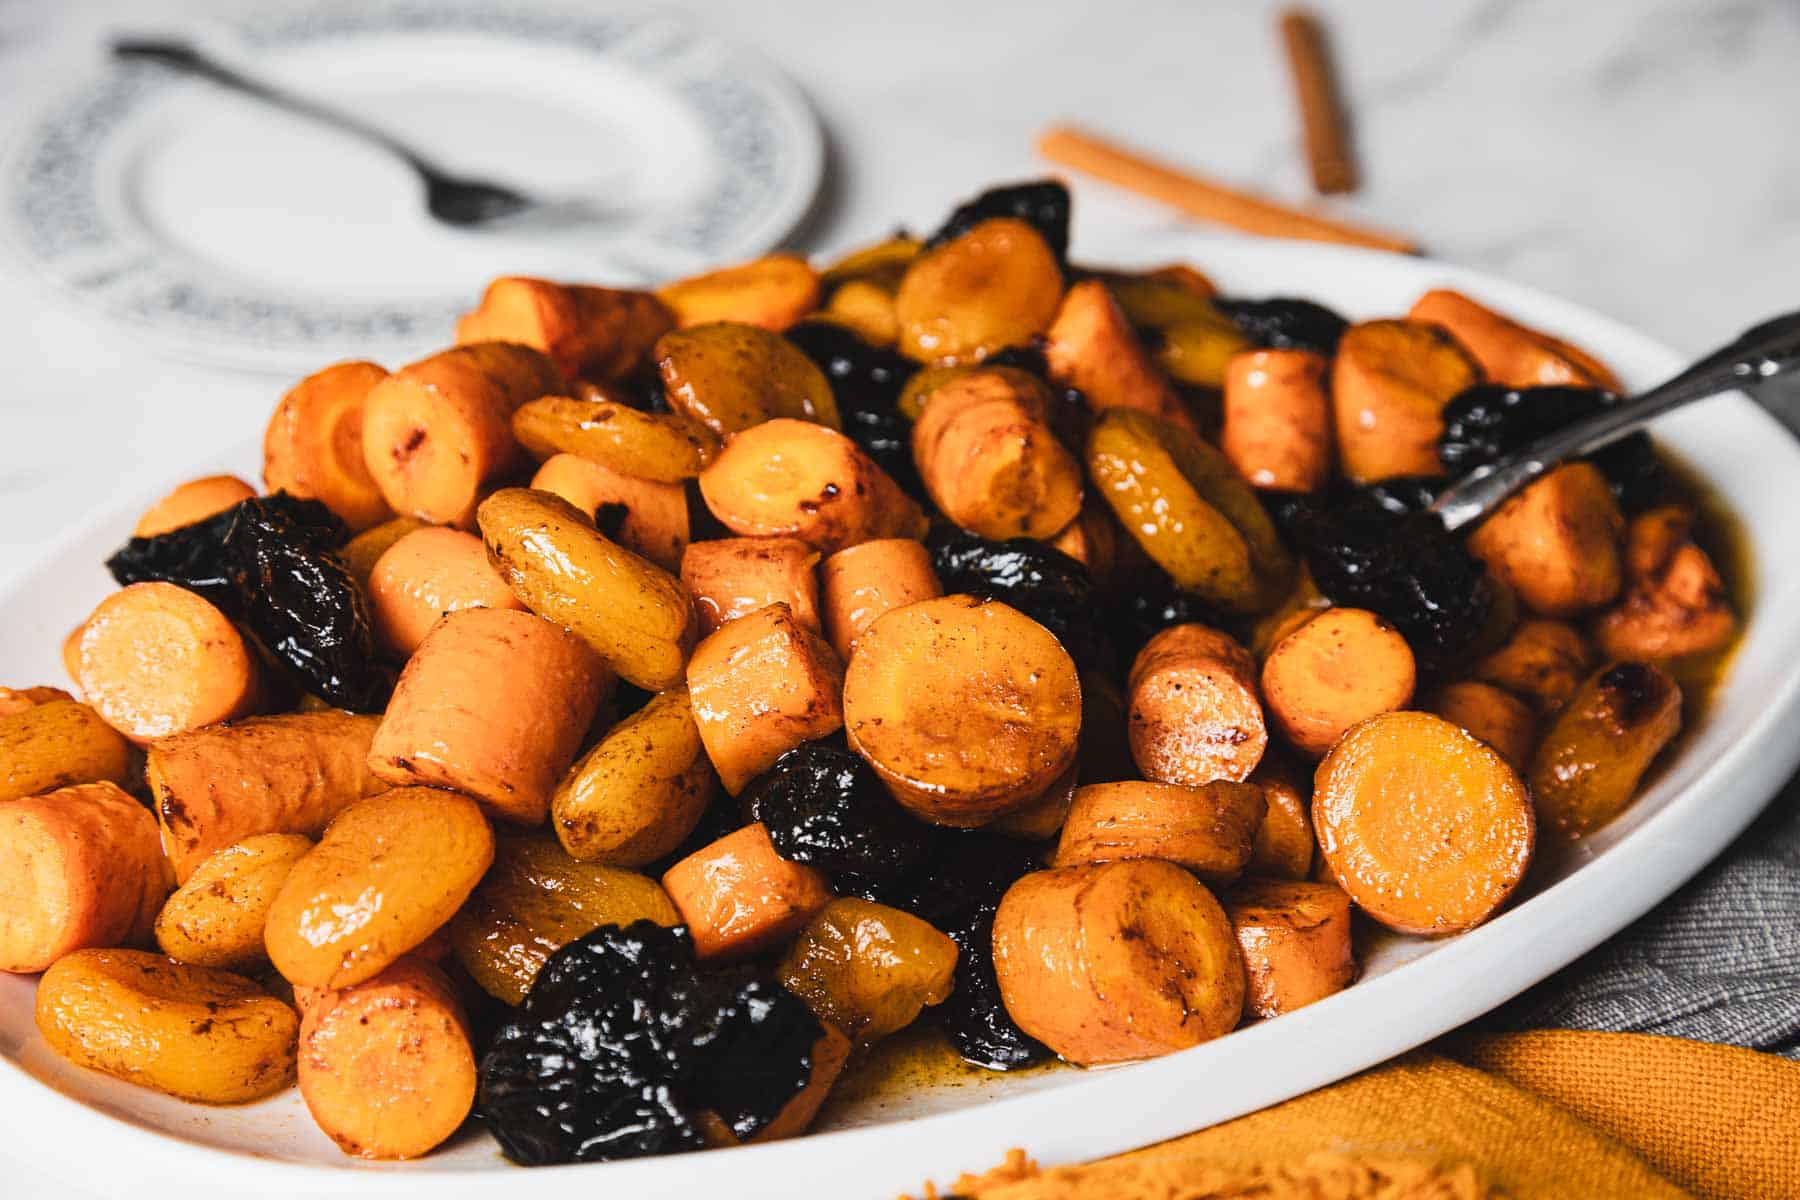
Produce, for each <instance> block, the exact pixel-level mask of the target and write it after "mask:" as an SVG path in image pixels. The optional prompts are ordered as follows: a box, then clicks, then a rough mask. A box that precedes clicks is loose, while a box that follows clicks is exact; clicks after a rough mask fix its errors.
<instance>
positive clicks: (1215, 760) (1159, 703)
mask: <svg viewBox="0 0 1800 1200" xmlns="http://www.w3.org/2000/svg"><path fill="white" fill-rule="evenodd" d="M1127 686H1128V691H1129V693H1130V698H1131V708H1130V713H1131V726H1130V729H1131V756H1132V758H1133V759H1135V760H1136V761H1137V765H1138V768H1139V769H1140V770H1142V771H1143V773H1144V776H1145V778H1147V779H1155V780H1160V781H1162V782H1164V783H1183V784H1187V785H1188V786H1190V787H1193V786H1197V785H1199V784H1202V783H1211V782H1212V781H1213V780H1215V779H1230V780H1234V781H1238V782H1242V781H1243V780H1245V779H1248V778H1249V777H1250V772H1252V771H1254V770H1255V769H1256V764H1257V763H1259V762H1261V761H1262V756H1263V751H1264V750H1265V749H1266V748H1267V747H1268V744H1269V730H1268V726H1267V724H1266V723H1265V720H1264V717H1263V708H1262V702H1261V701H1259V700H1258V699H1257V696H1256V663H1255V662H1254V661H1253V660H1252V659H1251V657H1250V652H1249V651H1247V650H1245V649H1244V648H1243V647H1242V646H1240V645H1238V643H1236V642H1235V641H1233V640H1232V639H1231V638H1230V637H1229V636H1228V635H1226V634H1223V633H1220V632H1219V631H1218V630H1216V629H1209V628H1207V627H1206V626H1204V625H1195V624H1187V625H1171V626H1169V628H1167V629H1165V630H1163V631H1162V632H1161V633H1159V634H1157V635H1156V636H1155V637H1153V638H1151V639H1150V640H1149V641H1148V642H1147V643H1145V645H1144V648H1143V649H1142V650H1140V651H1138V656H1137V659H1136V660H1135V661H1134V662H1133V663H1132V664H1131V676H1130V679H1129V681H1128V685H1127Z"/></svg>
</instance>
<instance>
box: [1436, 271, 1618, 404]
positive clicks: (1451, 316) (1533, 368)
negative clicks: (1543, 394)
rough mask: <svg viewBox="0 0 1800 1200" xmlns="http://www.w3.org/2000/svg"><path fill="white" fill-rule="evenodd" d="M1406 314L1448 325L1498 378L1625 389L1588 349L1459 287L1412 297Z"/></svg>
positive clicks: (1517, 384)
mask: <svg viewBox="0 0 1800 1200" xmlns="http://www.w3.org/2000/svg"><path fill="white" fill-rule="evenodd" d="M1407 316H1408V317H1409V318H1411V319H1412V320H1414V321H1424V322H1427V323H1429V324H1432V325H1439V326H1442V327H1443V328H1445V329H1447V330H1449V331H1450V332H1451V334H1453V335H1454V336H1455V338H1456V340H1457V341H1458V342H1460V343H1461V344H1462V345H1463V346H1465V347H1467V349H1468V351H1469V353H1470V354H1472V355H1474V356H1475V359H1476V361H1477V362H1479V363H1480V364H1481V370H1482V374H1484V375H1486V376H1487V377H1488V378H1489V379H1491V380H1492V381H1494V382H1495V383H1499V384H1504V385H1505V386H1507V387H1514V388H1527V387H1544V386H1549V385H1567V386H1574V387H1598V388H1605V389H1606V390H1608V391H1612V392H1617V391H1619V390H1621V389H1620V386H1619V381H1618V378H1617V377H1616V376H1614V375H1613V373H1612V372H1611V371H1609V370H1607V368H1606V365H1605V364H1604V363H1602V362H1600V361H1599V360H1598V359H1596V358H1594V357H1593V356H1592V355H1590V354H1588V353H1587V352H1586V351H1584V350H1579V349H1577V348H1576V347H1574V346H1571V345H1569V344H1568V343H1567V342H1564V341H1561V340H1559V339H1557V338H1553V337H1551V336H1550V335H1548V334H1546V333H1542V332H1540V331H1539V330H1536V329H1531V328H1529V327H1527V326H1524V325H1521V324H1519V323H1518V322H1517V321H1514V320H1511V319H1509V318H1507V317H1503V316H1501V315H1500V314H1499V313H1497V312H1494V311H1493V310H1492V309H1489V308H1486V307H1484V306H1482V305H1481V304H1478V303H1476V302H1475V301H1473V300H1471V299H1469V298H1468V297H1467V296H1465V295H1463V294H1462V293H1460V292H1453V291H1451V290H1449V289H1448V288H1433V289H1432V290H1431V291H1429V292H1426V293H1425V294H1424V295H1423V296H1420V297H1419V298H1418V300H1416V301H1414V303H1413V306H1412V311H1411V312H1409V313H1407Z"/></svg>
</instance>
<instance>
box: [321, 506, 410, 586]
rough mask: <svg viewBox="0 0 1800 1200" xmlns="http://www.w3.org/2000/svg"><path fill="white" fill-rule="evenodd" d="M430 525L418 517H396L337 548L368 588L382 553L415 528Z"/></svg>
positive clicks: (352, 571) (345, 562)
mask: <svg viewBox="0 0 1800 1200" xmlns="http://www.w3.org/2000/svg"><path fill="white" fill-rule="evenodd" d="M427 528H431V527H430V526H428V525H426V524H425V522H423V521H421V520H419V518H417V517H395V518H394V519H393V520H391V521H383V522H382V523H381V524H379V525H376V526H373V527H371V528H369V529H365V530H363V531H362V532H361V533H359V534H357V535H356V536H355V537H353V538H351V539H350V540H349V541H348V542H346V543H344V548H343V549H342V550H339V551H338V557H339V558H341V559H343V560H344V565H345V566H347V567H349V568H350V573H351V574H352V575H354V576H356V581H357V582H358V583H360V584H361V585H362V586H363V588H364V589H365V590H366V589H367V588H368V586H369V576H370V575H372V574H374V573H375V564H376V563H378V562H380V561H381V556H382V555H384V554H386V553H387V552H388V551H389V550H391V549H392V548H393V545H394V543H395V542H397V541H399V540H400V539H401V538H403V537H405V536H406V535H407V534H409V533H411V532H412V531H413V530H415V529H427Z"/></svg>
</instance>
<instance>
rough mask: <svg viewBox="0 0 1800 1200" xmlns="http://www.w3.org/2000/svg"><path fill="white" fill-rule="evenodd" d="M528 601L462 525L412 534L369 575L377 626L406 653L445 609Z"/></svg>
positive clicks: (386, 643)
mask: <svg viewBox="0 0 1800 1200" xmlns="http://www.w3.org/2000/svg"><path fill="white" fill-rule="evenodd" d="M524 607H525V606H524V605H523V604H520V603H519V601H518V598H517V597H515V596H514V595H513V594H512V589H511V588H509V587H507V586H506V581H505V580H503V579H501V578H500V575H499V573H498V572H496V571H495V570H494V568H493V567H491V566H489V565H488V560H487V549H486V548H485V547H484V546H483V545H482V544H481V539H480V538H478V537H476V536H475V535H474V534H472V533H464V532H463V531H462V530H460V529H444V528H441V527H438V526H432V527H429V528H425V529H419V530H415V531H414V532H412V533H409V534H407V535H406V536H405V537H403V538H401V539H400V540H399V541H397V542H395V543H394V544H393V546H391V547H390V548H389V549H388V552H387V553H386V554H383V555H382V556H381V558H380V559H379V560H377V561H376V563H375V570H374V571H373V572H372V573H371V574H370V576H369V608H370V610H371V611H370V615H371V617H372V618H373V619H374V622H375V632H376V633H377V635H379V636H380V638H381V642H382V644H383V645H384V646H386V647H387V648H388V649H389V650H391V651H392V652H393V653H395V654H397V655H399V656H400V657H401V658H408V657H411V655H412V652H413V651H414V650H417V649H418V648H419V643H420V642H422V641H424V640H425V635H426V634H427V633H429V632H430V631H431V627H432V626H433V625H435V624H437V622H438V618H439V617H441V616H443V615H444V614H445V613H449V612H461V611H462V610H463V609H465V608H513V609H521V610H522V609H523V608H524Z"/></svg>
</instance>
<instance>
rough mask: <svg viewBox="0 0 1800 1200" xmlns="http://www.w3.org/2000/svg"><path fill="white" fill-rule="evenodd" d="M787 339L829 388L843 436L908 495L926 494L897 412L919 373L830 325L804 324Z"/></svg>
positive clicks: (905, 424)
mask: <svg viewBox="0 0 1800 1200" xmlns="http://www.w3.org/2000/svg"><path fill="white" fill-rule="evenodd" d="M786 337H787V339H788V340H789V341H791V342H793V343H794V345H796V346H798V347H799V348H800V350H801V352H802V353H804V354H805V355H806V356H807V357H808V358H810V359H811V360H812V361H813V362H814V363H815V364H817V366H818V368H819V370H821V371H823V372H824V373H825V378H826V379H827V380H829V381H830V383H831V392H832V395H833V396H834V397H835V398H836V400H837V405H838V413H839V415H840V416H841V418H842V419H843V423H844V434H845V436H847V437H848V438H849V439H850V440H851V441H853V442H855V443H856V444H857V445H859V446H861V447H862V448H863V450H864V451H865V452H866V453H867V454H868V455H869V457H870V458H872V459H874V460H875V463H876V465H877V466H879V467H880V468H881V469H882V470H884V471H886V472H887V473H888V474H889V475H891V476H893V478H894V481H895V482H896V483H898V484H899V485H900V487H901V488H902V489H903V490H904V491H906V492H907V494H909V495H911V496H914V497H918V496H923V495H924V488H923V485H922V484H921V483H920V482H919V472H918V468H917V467H916V466H914V464H913V456H912V422H911V421H908V420H907V419H906V417H905V416H904V415H903V414H902V413H901V412H900V409H899V403H900V392H901V389H902V388H904V387H905V386H906V381H907V380H908V379H910V378H912V375H913V373H914V372H915V371H917V370H918V369H919V366H918V364H917V363H915V362H913V361H911V360H910V359H906V358H902V357H901V356H900V355H898V354H896V353H894V352H893V351H892V350H884V349H882V348H881V347H879V346H871V345H869V344H868V343H867V342H865V341H863V340H862V339H861V338H860V337H858V336H857V335H856V334H855V332H854V331H852V330H849V329H846V328H845V327H844V326H842V325H839V324H837V323H836V322H834V321H802V322H800V323H799V324H798V325H795V326H794V327H793V328H791V329H789V330H788V331H787V334H786Z"/></svg>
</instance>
